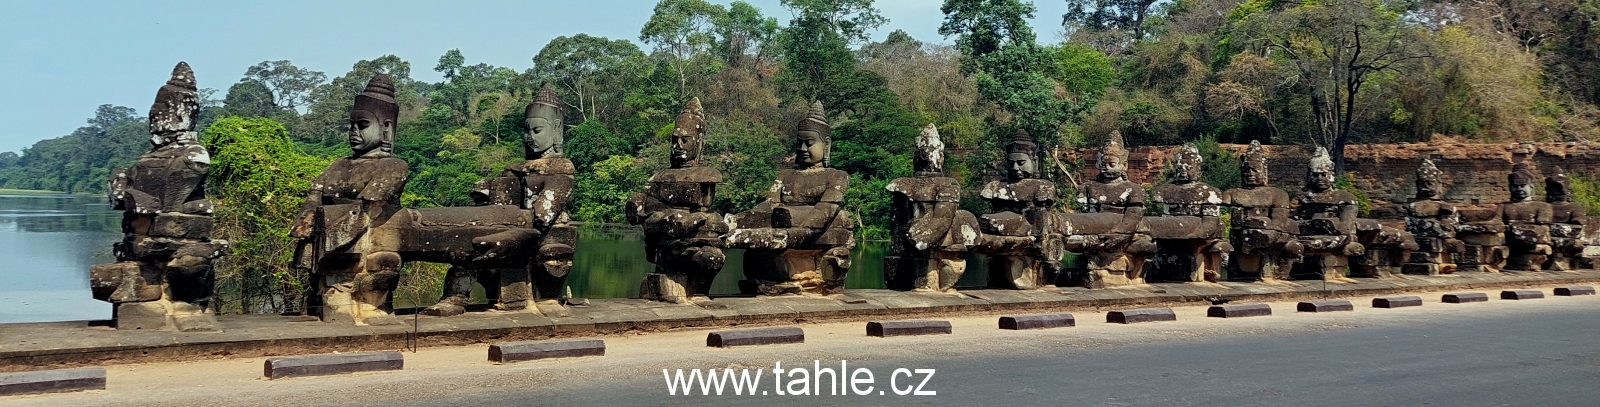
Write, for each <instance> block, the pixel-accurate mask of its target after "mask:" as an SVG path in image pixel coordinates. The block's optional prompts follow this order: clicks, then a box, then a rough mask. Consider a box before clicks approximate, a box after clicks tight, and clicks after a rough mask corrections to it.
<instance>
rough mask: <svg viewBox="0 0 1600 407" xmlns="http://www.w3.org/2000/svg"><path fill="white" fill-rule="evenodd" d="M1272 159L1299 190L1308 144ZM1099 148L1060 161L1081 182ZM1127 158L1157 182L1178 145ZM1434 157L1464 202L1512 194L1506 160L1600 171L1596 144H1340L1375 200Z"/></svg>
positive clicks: (1392, 192)
mask: <svg viewBox="0 0 1600 407" xmlns="http://www.w3.org/2000/svg"><path fill="white" fill-rule="evenodd" d="M1222 148H1224V149H1227V150H1229V151H1233V152H1234V154H1235V155H1237V154H1238V153H1239V152H1242V151H1244V148H1245V145H1243V144H1223V145H1222ZM1265 148H1266V151H1267V154H1268V155H1269V157H1270V158H1268V160H1267V166H1268V167H1269V169H1270V171H1271V176H1272V183H1273V185H1277V186H1278V187H1280V188H1283V189H1285V190H1288V191H1291V193H1292V192H1293V191H1298V190H1300V187H1301V186H1302V185H1303V183H1304V180H1305V171H1306V165H1307V162H1308V161H1309V160H1310V156H1311V149H1312V148H1311V147H1308V146H1302V145H1275V146H1265ZM1095 150H1096V149H1079V150H1075V151H1066V152H1063V153H1062V154H1061V156H1060V159H1061V160H1062V161H1063V162H1068V163H1071V162H1074V161H1079V160H1081V162H1082V163H1083V168H1082V169H1081V170H1080V171H1079V174H1076V176H1077V177H1078V178H1077V179H1078V180H1079V182H1082V181H1083V180H1085V179H1091V178H1092V177H1094V175H1095V174H1096V173H1097V171H1096V170H1095V169H1094V162H1095ZM1131 150H1132V151H1131V153H1130V154H1129V157H1128V178H1129V179H1130V180H1133V181H1134V182H1138V183H1141V184H1145V185H1151V184H1154V183H1157V182H1158V181H1159V180H1160V179H1161V176H1160V172H1161V171H1162V169H1163V168H1166V165H1167V162H1168V160H1170V159H1171V158H1172V155H1173V153H1174V152H1175V151H1176V150H1177V146H1155V147H1134V148H1132V149H1131ZM1429 157H1431V158H1433V162H1434V164H1435V165H1437V166H1439V170H1441V171H1444V179H1445V181H1446V182H1447V183H1449V185H1450V189H1449V190H1448V191H1446V192H1445V199H1446V200H1449V201H1454V202H1461V203H1465V204H1492V203H1500V202H1505V201H1508V200H1510V199H1511V193H1510V192H1509V191H1508V190H1507V189H1506V176H1507V175H1510V174H1511V165H1512V164H1513V163H1516V162H1521V161H1527V162H1528V163H1529V165H1528V166H1529V169H1530V170H1531V171H1532V172H1533V174H1534V177H1535V179H1537V180H1542V179H1544V171H1545V170H1548V169H1550V168H1551V167H1553V166H1560V167H1561V168H1563V169H1565V170H1566V171H1567V173H1568V174H1588V175H1591V176H1593V175H1600V143H1522V144H1466V143H1401V144H1361V145H1350V146H1348V147H1346V149H1345V169H1346V170H1348V171H1350V172H1353V173H1354V174H1355V184H1356V187H1358V188H1360V189H1361V190H1362V191H1366V193H1367V195H1368V196H1369V197H1370V198H1372V200H1373V202H1374V203H1375V204H1383V203H1402V202H1409V201H1410V200H1411V198H1412V197H1413V196H1415V194H1416V184H1415V182H1416V180H1415V176H1416V175H1415V174H1416V171H1417V167H1419V166H1421V165H1422V159H1424V158H1429ZM1535 184H1536V187H1537V188H1538V189H1539V192H1540V194H1539V196H1541V197H1542V196H1543V189H1544V184H1543V182H1542V181H1541V182H1536V183H1535Z"/></svg>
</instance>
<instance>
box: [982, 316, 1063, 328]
mask: <svg viewBox="0 0 1600 407" xmlns="http://www.w3.org/2000/svg"><path fill="white" fill-rule="evenodd" d="M1075 325H1077V319H1074V318H1073V317H1072V314H1033V315H1014V316H1004V317H1000V329H1008V330H1022V329H1048V328H1062V327H1071V326H1075Z"/></svg>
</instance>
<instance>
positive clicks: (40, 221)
mask: <svg viewBox="0 0 1600 407" xmlns="http://www.w3.org/2000/svg"><path fill="white" fill-rule="evenodd" d="M121 219H122V215H121V213H120V212H118V211H113V210H111V208H110V206H109V205H107V204H106V201H105V197H103V196H98V195H65V194H38V193H29V192H15V191H11V192H4V191H0V323H12V322H47V321H75V320H96V319H109V318H110V317H111V305H110V304H107V303H104V302H100V301H97V300H95V299H94V298H92V297H91V296H90V294H89V266H90V265H92V264H98V263H107V262H111V261H113V259H112V256H111V244H112V243H113V242H116V241H117V240H119V239H121V236H122V234H121ZM887 251H888V244H887V242H876V241H867V242H862V243H860V244H858V245H857V246H856V250H855V256H854V259H855V261H854V264H853V265H852V266H851V268H850V274H849V276H848V280H847V282H846V288H883V256H884V254H885V253H886V252H887ZM742 255H743V253H742V251H741V250H729V251H728V265H727V267H726V268H724V269H723V272H722V273H721V274H719V275H718V276H717V280H716V281H715V283H714V284H713V287H712V290H713V291H712V293H713V294H735V293H737V292H738V291H739V288H738V280H739V279H741V278H743V273H742V272H741V271H740V270H742V257H743V256H742ZM971 260H972V261H969V262H968V264H969V267H968V268H967V273H966V275H965V276H963V278H962V281H961V283H962V284H961V286H964V287H965V286H981V285H983V284H984V271H983V267H982V262H981V261H976V260H978V259H976V258H974V259H971ZM651 268H652V266H651V264H650V262H648V261H645V259H644V242H643V236H642V235H641V234H640V233H639V230H638V229H637V228H631V227H627V226H626V225H606V226H584V227H581V228H580V229H579V234H578V253H577V258H576V259H575V264H574V265H573V271H572V274H571V277H569V278H568V279H567V284H568V285H569V286H571V287H572V292H573V295H574V296H578V297H586V298H627V297H636V296H638V295H639V281H641V280H643V279H644V275H645V274H646V273H649V272H650V270H651ZM435 299H436V297H435ZM397 300H400V299H398V298H397ZM402 305H404V304H402Z"/></svg>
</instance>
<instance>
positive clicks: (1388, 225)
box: [1350, 216, 1417, 278]
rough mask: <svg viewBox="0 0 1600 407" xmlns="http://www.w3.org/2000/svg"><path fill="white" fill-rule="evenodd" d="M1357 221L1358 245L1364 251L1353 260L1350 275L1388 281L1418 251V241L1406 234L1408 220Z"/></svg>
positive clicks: (1400, 270)
mask: <svg viewBox="0 0 1600 407" xmlns="http://www.w3.org/2000/svg"><path fill="white" fill-rule="evenodd" d="M1395 217H1397V216H1389V217H1387V218H1385V219H1365V218H1362V219H1356V243H1359V244H1361V247H1362V248H1363V250H1364V252H1363V253H1362V254H1361V255H1359V256H1353V257H1351V258H1350V273H1351V275H1354V276H1357V277H1370V278H1386V277H1390V276H1394V275H1399V274H1401V273H1402V267H1403V266H1404V265H1405V263H1406V261H1408V260H1410V259H1411V256H1412V252H1414V251H1416V250H1417V241H1416V238H1415V237H1414V236H1412V234H1411V232H1407V231H1406V229H1405V227H1406V225H1405V221H1404V220H1401V219H1394V218H1395Z"/></svg>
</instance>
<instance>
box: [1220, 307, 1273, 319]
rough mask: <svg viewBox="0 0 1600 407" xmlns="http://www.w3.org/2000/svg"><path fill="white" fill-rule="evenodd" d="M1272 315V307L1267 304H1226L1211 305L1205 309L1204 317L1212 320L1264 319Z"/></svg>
mask: <svg viewBox="0 0 1600 407" xmlns="http://www.w3.org/2000/svg"><path fill="white" fill-rule="evenodd" d="M1268 315H1272V306H1271V305H1267V304H1228V305H1212V306H1211V308H1208V309H1206V316H1207V317H1212V318H1241V317H1264V316H1268Z"/></svg>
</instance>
